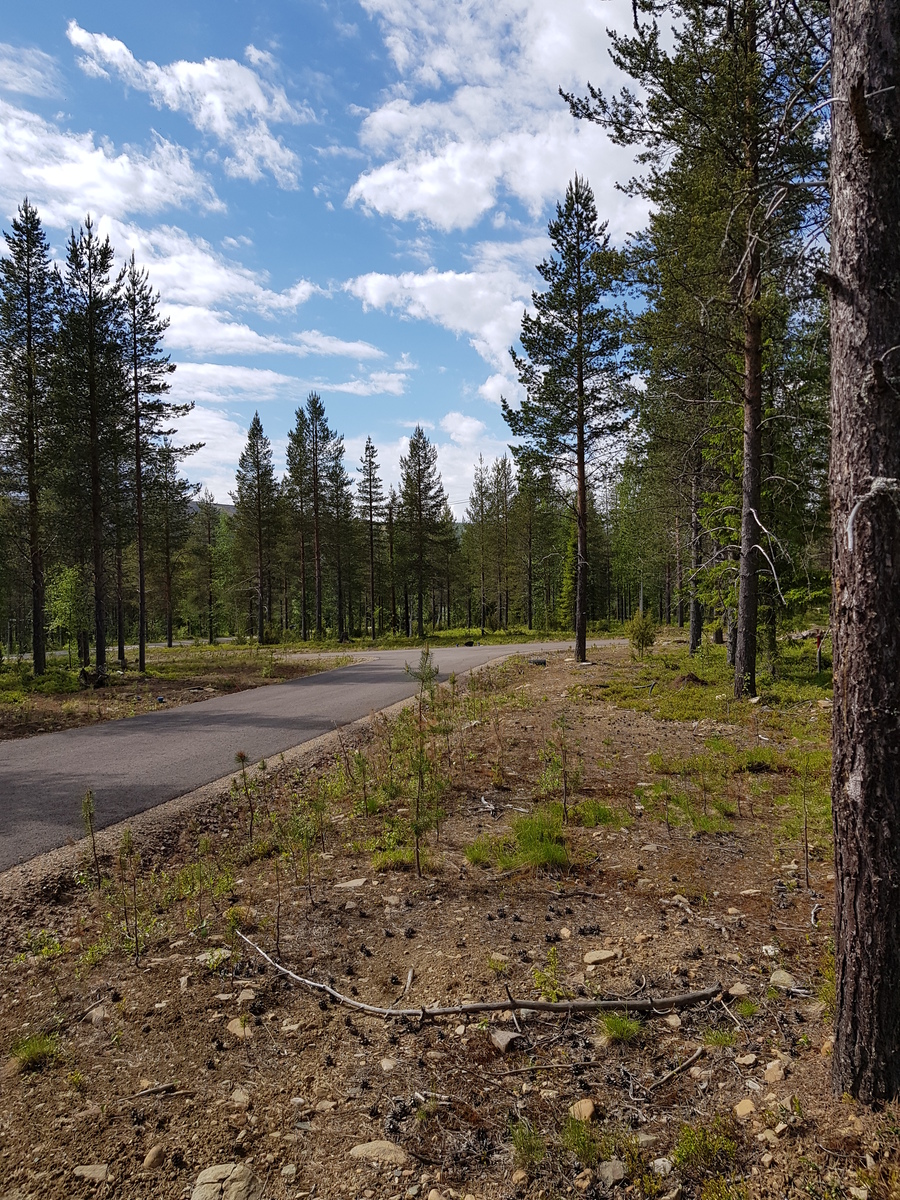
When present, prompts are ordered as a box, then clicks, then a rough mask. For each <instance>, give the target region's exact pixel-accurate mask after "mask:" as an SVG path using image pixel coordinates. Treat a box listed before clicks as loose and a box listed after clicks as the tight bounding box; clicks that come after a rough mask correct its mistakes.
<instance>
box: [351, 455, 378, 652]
mask: <svg viewBox="0 0 900 1200" xmlns="http://www.w3.org/2000/svg"><path fill="white" fill-rule="evenodd" d="M356 469H357V471H358V472H359V480H358V482H357V487H356V499H357V504H358V505H359V510H360V515H361V516H362V519H363V521H364V522H365V525H366V534H367V538H368V542H369V617H370V620H371V622H372V641H373V642H374V641H375V638H376V637H377V633H376V630H375V534H376V530H377V529H378V526H379V524H380V522H381V519H382V515H383V509H384V487H383V485H382V482H381V477H380V475H379V474H378V451H377V450H376V449H375V445H374V443H373V441H372V439H371V438H370V437H367V438H366V448H365V450H364V451H363V455H362V458H361V459H360V465H359V466H358V467H357V468H356Z"/></svg>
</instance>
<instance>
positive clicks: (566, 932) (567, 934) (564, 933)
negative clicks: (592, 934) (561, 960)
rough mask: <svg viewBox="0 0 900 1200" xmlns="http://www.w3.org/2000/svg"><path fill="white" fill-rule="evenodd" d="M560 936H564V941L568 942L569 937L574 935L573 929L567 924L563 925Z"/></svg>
mask: <svg viewBox="0 0 900 1200" xmlns="http://www.w3.org/2000/svg"><path fill="white" fill-rule="evenodd" d="M559 936H560V937H561V938H562V940H563V941H564V942H567V941H568V940H569V938H570V937H571V936H572V930H571V929H567V928H566V926H565V925H563V927H562V929H560V931H559Z"/></svg>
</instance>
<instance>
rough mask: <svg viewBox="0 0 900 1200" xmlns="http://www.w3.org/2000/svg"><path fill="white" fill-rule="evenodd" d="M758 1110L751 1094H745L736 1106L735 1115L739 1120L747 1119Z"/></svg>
mask: <svg viewBox="0 0 900 1200" xmlns="http://www.w3.org/2000/svg"><path fill="white" fill-rule="evenodd" d="M755 1112H756V1105H755V1104H754V1103H753V1101H752V1100H751V1099H750V1097H749V1096H745V1097H744V1099H743V1100H739V1101H738V1102H737V1104H736V1105H735V1106H734V1115H735V1116H736V1117H737V1119H738V1120H739V1121H746V1120H747V1118H748V1117H749V1116H752V1114H753V1113H755Z"/></svg>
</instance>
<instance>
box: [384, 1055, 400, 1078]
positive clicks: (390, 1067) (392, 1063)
mask: <svg viewBox="0 0 900 1200" xmlns="http://www.w3.org/2000/svg"><path fill="white" fill-rule="evenodd" d="M381 1069H382V1071H384V1073H385V1075H390V1073H391V1071H395V1070H396V1069H397V1060H396V1058H383V1059H382V1060H381Z"/></svg>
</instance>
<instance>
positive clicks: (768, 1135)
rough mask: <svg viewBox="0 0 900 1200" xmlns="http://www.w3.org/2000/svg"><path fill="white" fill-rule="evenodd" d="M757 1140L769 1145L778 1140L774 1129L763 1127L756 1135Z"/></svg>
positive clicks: (774, 1143)
mask: <svg viewBox="0 0 900 1200" xmlns="http://www.w3.org/2000/svg"><path fill="white" fill-rule="evenodd" d="M756 1140H757V1141H758V1142H768V1143H769V1145H770V1146H774V1145H776V1144H777V1142H778V1134H777V1133H776V1132H775V1130H774V1129H764V1130H763V1131H762V1133H758V1134H757V1135H756Z"/></svg>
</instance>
